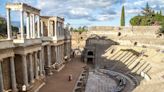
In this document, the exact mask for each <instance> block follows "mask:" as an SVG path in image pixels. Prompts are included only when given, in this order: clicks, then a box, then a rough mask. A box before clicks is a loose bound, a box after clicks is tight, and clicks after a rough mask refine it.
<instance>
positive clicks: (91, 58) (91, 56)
mask: <svg viewBox="0 0 164 92" xmlns="http://www.w3.org/2000/svg"><path fill="white" fill-rule="evenodd" d="M87 63H88V64H94V53H93V51H88V52H87Z"/></svg>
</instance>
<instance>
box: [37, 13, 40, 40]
mask: <svg viewBox="0 0 164 92" xmlns="http://www.w3.org/2000/svg"><path fill="white" fill-rule="evenodd" d="M37 30H38V38H40V16H39V15H38V20H37Z"/></svg>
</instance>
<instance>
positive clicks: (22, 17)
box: [20, 10, 24, 39]
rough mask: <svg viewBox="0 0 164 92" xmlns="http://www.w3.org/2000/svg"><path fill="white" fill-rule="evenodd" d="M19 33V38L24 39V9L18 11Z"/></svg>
mask: <svg viewBox="0 0 164 92" xmlns="http://www.w3.org/2000/svg"><path fill="white" fill-rule="evenodd" d="M20 33H21V39H24V11H23V10H21V11H20Z"/></svg>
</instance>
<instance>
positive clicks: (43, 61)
mask: <svg viewBox="0 0 164 92" xmlns="http://www.w3.org/2000/svg"><path fill="white" fill-rule="evenodd" d="M41 51H42V70H43V71H42V72H43V74H44V75H45V69H44V65H45V58H44V47H42V50H41Z"/></svg>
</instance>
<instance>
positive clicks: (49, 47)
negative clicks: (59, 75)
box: [47, 46, 53, 75]
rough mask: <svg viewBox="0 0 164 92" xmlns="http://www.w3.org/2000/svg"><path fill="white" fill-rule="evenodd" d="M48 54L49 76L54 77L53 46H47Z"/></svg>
mask: <svg viewBox="0 0 164 92" xmlns="http://www.w3.org/2000/svg"><path fill="white" fill-rule="evenodd" d="M47 53H48V63H47V64H48V68H49V70H48V74H49V75H52V74H53V73H52V71H51V46H47Z"/></svg>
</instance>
